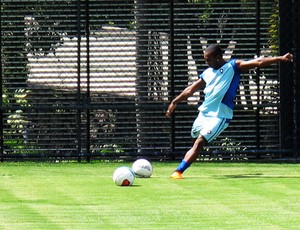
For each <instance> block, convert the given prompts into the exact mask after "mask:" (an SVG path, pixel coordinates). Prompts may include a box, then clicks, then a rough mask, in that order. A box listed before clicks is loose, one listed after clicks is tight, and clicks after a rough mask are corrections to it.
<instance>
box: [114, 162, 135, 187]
mask: <svg viewBox="0 0 300 230" xmlns="http://www.w3.org/2000/svg"><path fill="white" fill-rule="evenodd" d="M134 179H135V175H134V172H133V171H132V169H131V168H129V167H126V166H122V167H119V168H117V169H116V170H115V171H114V174H113V181H114V182H115V184H116V185H118V186H130V185H132V184H133V182H134Z"/></svg>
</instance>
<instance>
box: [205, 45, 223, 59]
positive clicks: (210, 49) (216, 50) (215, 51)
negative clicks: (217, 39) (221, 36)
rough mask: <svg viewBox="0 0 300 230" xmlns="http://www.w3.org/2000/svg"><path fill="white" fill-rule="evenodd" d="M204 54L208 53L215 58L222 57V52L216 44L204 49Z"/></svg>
mask: <svg viewBox="0 0 300 230" xmlns="http://www.w3.org/2000/svg"><path fill="white" fill-rule="evenodd" d="M205 52H209V53H211V54H212V55H214V56H215V57H216V56H218V55H219V56H221V57H222V56H223V51H222V49H221V47H220V46H219V45H218V44H212V45H209V46H208V47H207V48H206V49H205Z"/></svg>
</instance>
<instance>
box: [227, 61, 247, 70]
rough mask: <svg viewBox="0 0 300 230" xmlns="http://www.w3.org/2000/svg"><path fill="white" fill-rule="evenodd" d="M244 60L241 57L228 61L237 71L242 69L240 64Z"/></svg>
mask: <svg viewBox="0 0 300 230" xmlns="http://www.w3.org/2000/svg"><path fill="white" fill-rule="evenodd" d="M243 61H244V60H241V59H231V60H230V61H228V63H229V64H230V65H231V66H232V67H233V69H234V70H235V71H237V70H240V65H241V63H242V62H243Z"/></svg>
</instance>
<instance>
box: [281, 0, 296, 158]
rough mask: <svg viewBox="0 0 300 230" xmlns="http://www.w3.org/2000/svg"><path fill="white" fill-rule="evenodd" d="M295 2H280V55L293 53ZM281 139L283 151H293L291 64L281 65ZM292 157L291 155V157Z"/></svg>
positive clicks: (292, 84)
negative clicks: (293, 10) (293, 12)
mask: <svg viewBox="0 0 300 230" xmlns="http://www.w3.org/2000/svg"><path fill="white" fill-rule="evenodd" d="M292 2H293V0H284V1H283V0H281V1H279V15H280V19H281V20H280V25H279V28H280V39H279V40H280V46H279V47H280V53H281V54H285V53H287V52H291V51H292V50H291V49H292V47H293V39H292V38H293V33H294V32H293V23H294V22H293V17H292V15H291V12H292V8H293V4H292ZM279 72H280V76H279V77H280V137H281V143H280V147H281V149H290V150H291V149H292V148H293V139H294V121H293V118H292V115H293V108H294V99H295V98H294V96H295V95H294V93H293V90H292V89H293V88H294V87H295V85H294V79H293V78H294V77H293V74H294V73H293V72H294V71H293V68H292V66H291V65H290V64H286V63H282V64H280V70H279ZM289 157H291V155H289Z"/></svg>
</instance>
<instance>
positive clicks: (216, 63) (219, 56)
mask: <svg viewBox="0 0 300 230" xmlns="http://www.w3.org/2000/svg"><path fill="white" fill-rule="evenodd" d="M204 59H205V62H206V63H207V64H208V66H209V67H211V68H214V69H218V68H220V67H221V66H222V65H223V64H224V60H223V52H222V49H221V47H220V46H219V45H216V44H213V45H209V46H208V47H207V48H206V49H205V51H204Z"/></svg>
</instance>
